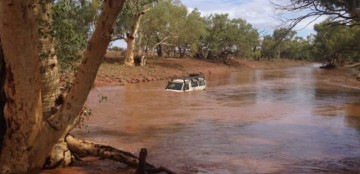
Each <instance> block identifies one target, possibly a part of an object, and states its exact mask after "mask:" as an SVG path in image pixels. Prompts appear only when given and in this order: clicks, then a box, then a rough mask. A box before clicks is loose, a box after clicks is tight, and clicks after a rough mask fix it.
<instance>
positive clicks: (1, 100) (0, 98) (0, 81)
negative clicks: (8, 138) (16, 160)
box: [0, 40, 6, 152]
mask: <svg viewBox="0 0 360 174" xmlns="http://www.w3.org/2000/svg"><path fill="white" fill-rule="evenodd" d="M5 73H6V70H5V60H4V54H3V50H2V46H1V40H0V152H1V149H2V142H3V139H4V134H5V131H6V124H5V123H6V122H5V117H4V107H5V102H6V96H5V91H4V82H5Z"/></svg>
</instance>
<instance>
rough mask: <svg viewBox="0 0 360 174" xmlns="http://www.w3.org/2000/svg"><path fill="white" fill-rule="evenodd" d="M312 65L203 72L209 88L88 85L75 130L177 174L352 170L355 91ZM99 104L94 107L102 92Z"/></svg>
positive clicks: (357, 162) (355, 161)
mask: <svg viewBox="0 0 360 174" xmlns="http://www.w3.org/2000/svg"><path fill="white" fill-rule="evenodd" d="M343 74H344V73H343V72H341V70H336V71H326V70H320V69H318V68H316V67H314V66H306V67H299V68H289V69H283V70H271V71H270V70H266V71H249V72H238V73H231V74H221V75H211V76H209V77H208V82H209V85H208V89H207V90H205V91H196V92H192V93H171V92H165V91H164V90H163V88H164V87H165V85H166V82H165V81H164V82H150V83H142V84H134V85H129V86H127V87H108V88H97V89H95V90H93V91H92V92H91V94H90V96H89V99H88V102H87V105H88V106H89V107H90V108H92V109H93V114H94V116H93V117H91V118H90V119H89V120H88V121H87V123H88V126H87V127H86V128H85V129H81V130H75V131H74V134H76V135H78V136H80V137H83V138H87V139H92V140H95V141H100V142H104V143H108V144H111V145H114V146H115V147H118V148H124V149H128V150H131V151H134V152H137V151H138V150H139V149H140V148H141V147H147V148H148V149H149V152H150V154H149V161H151V162H153V163H155V164H158V165H163V166H167V167H169V168H171V169H174V170H176V171H178V172H179V173H221V174H223V173H224V174H226V173H319V172H320V173H359V172H360V169H358V168H359V167H358V166H360V131H359V130H360V103H359V101H360V88H359V86H360V85H359V83H358V82H356V81H353V80H352V79H351V78H349V77H346V76H344V75H343ZM102 95H103V96H107V101H105V102H99V98H100V97H101V96H102Z"/></svg>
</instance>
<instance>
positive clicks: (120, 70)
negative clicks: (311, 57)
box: [95, 58, 308, 86]
mask: <svg viewBox="0 0 360 174" xmlns="http://www.w3.org/2000/svg"><path fill="white" fill-rule="evenodd" d="M306 63H308V62H307V61H295V60H285V59H282V60H272V61H255V60H232V61H231V65H226V64H223V63H214V62H209V61H204V60H198V59H191V58H186V59H179V58H157V59H149V60H148V62H147V65H146V66H145V67H141V66H136V67H126V66H125V65H123V64H119V63H117V62H116V61H115V62H111V61H106V62H105V63H103V64H102V65H101V66H100V69H99V72H98V75H97V77H96V80H95V86H118V85H126V84H129V83H140V82H148V81H156V80H166V79H171V78H176V77H182V76H186V75H188V74H189V73H194V72H197V73H202V74H204V75H205V76H206V75H209V74H212V73H214V74H216V73H225V72H233V71H245V70H251V69H278V68H286V67H291V66H298V65H304V64H306Z"/></svg>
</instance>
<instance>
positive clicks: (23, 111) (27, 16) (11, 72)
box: [0, 0, 42, 173]
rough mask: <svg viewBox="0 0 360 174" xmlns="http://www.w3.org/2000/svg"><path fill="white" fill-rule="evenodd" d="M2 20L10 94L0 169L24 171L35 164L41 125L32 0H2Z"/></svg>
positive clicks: (38, 64)
mask: <svg viewBox="0 0 360 174" xmlns="http://www.w3.org/2000/svg"><path fill="white" fill-rule="evenodd" d="M0 19H1V24H0V35H1V42H2V47H3V50H4V56H5V62H6V82H5V93H6V97H7V103H6V105H5V109H4V112H5V120H6V125H7V130H6V133H5V137H4V140H3V149H2V152H1V156H0V172H1V173H7V172H11V173H25V172H27V171H31V169H32V168H33V167H34V166H32V164H31V162H30V160H32V159H33V158H35V156H36V154H34V153H33V151H32V149H33V146H32V145H33V144H34V143H35V142H36V139H37V136H38V135H39V133H40V130H41V127H42V124H41V122H42V110H41V83H40V79H41V77H40V61H39V56H38V50H37V32H38V30H37V27H36V22H35V16H34V13H33V4H32V1H30V0H23V1H12V0H2V1H0Z"/></svg>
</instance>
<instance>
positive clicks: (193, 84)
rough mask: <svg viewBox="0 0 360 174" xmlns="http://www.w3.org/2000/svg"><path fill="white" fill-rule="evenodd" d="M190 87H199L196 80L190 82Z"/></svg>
mask: <svg viewBox="0 0 360 174" xmlns="http://www.w3.org/2000/svg"><path fill="white" fill-rule="evenodd" d="M191 86H192V87H197V86H199V84H198V81H196V80H193V81H191Z"/></svg>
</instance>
